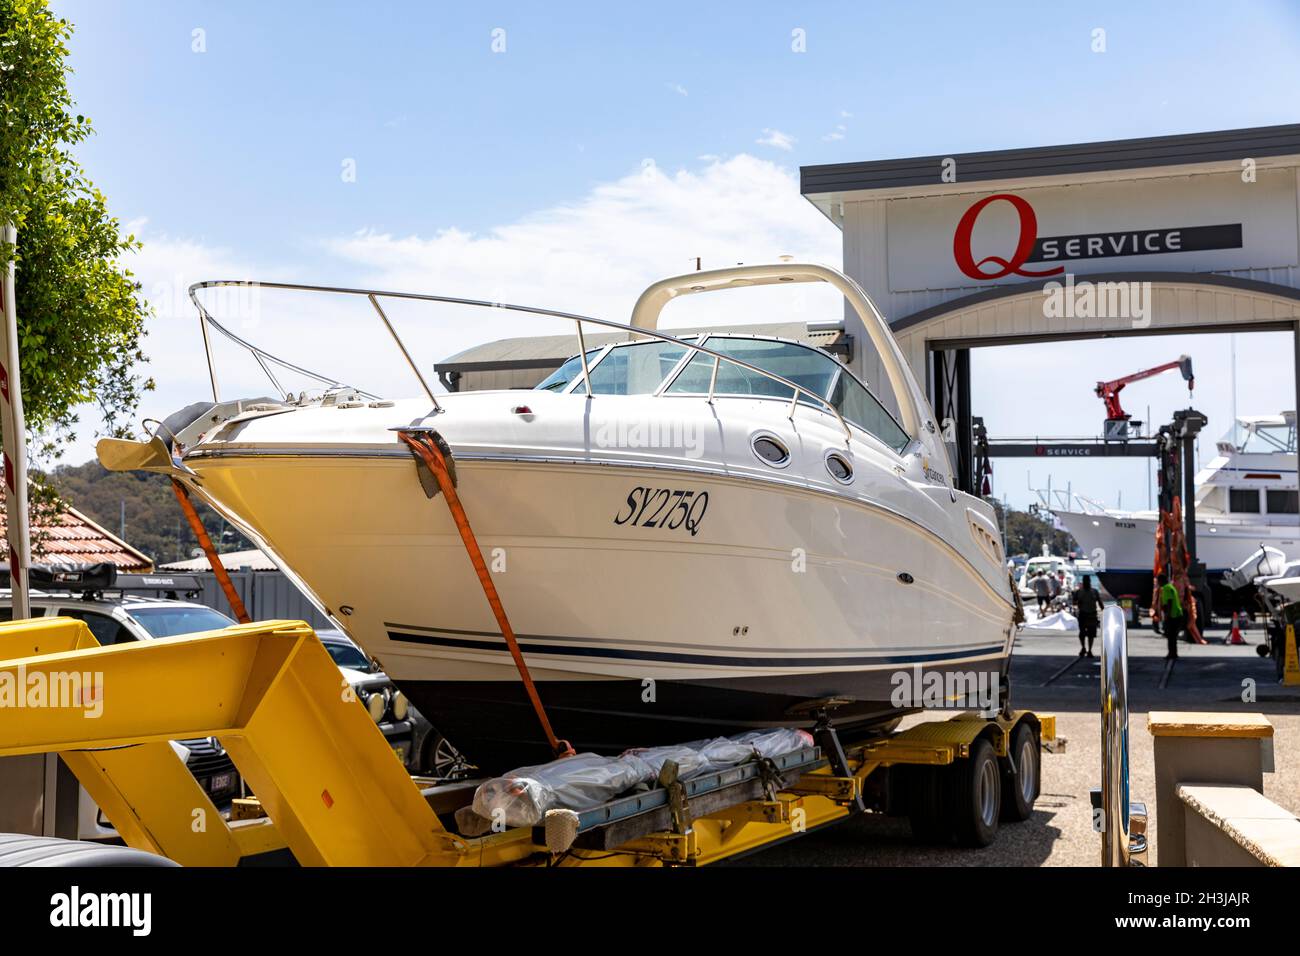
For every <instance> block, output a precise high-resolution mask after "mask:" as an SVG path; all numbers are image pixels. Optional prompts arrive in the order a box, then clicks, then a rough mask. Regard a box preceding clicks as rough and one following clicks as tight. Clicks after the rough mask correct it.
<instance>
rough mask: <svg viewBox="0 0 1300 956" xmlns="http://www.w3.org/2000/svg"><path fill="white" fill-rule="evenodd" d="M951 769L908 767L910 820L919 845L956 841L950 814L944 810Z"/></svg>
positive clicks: (908, 813)
mask: <svg viewBox="0 0 1300 956" xmlns="http://www.w3.org/2000/svg"><path fill="white" fill-rule="evenodd" d="M948 769H949V768H947V767H908V768H906V773H907V818H908V822H909V823H910V824H911V825H912V838H913V839H915V840H916V841H917V842H918V843H948V842H949V841H950V840H951V839H952V830H951V827H950V825H949V824H950V821H949V816H950V815H949V814H948V812H947V809H946V808H945V807H944V792H945V789H946V788H945V786H944V784H945V782H946V781H945V780H944V778H943V772H944V771H946V770H948Z"/></svg>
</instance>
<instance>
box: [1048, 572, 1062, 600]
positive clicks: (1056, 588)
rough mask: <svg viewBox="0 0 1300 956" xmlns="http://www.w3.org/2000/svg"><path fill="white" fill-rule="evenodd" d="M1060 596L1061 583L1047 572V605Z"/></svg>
mask: <svg viewBox="0 0 1300 956" xmlns="http://www.w3.org/2000/svg"><path fill="white" fill-rule="evenodd" d="M1060 596H1061V581H1060V579H1059V578H1058V577H1057V576H1056V575H1055V574H1053V573H1052V572H1051V571H1048V572H1047V603H1048V604H1049V605H1050V604H1052V603H1054V602H1055V601H1056V599H1057V598H1059V597H1060Z"/></svg>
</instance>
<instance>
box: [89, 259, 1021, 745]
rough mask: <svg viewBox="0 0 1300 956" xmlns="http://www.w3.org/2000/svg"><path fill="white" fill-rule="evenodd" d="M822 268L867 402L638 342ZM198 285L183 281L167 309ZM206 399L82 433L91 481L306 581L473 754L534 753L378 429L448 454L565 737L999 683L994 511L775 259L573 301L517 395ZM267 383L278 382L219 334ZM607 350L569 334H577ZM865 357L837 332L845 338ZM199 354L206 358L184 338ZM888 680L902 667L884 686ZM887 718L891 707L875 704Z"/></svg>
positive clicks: (761, 353) (676, 726) (727, 352)
mask: <svg viewBox="0 0 1300 956" xmlns="http://www.w3.org/2000/svg"><path fill="white" fill-rule="evenodd" d="M786 282H826V283H830V284H831V285H832V286H833V287H835V288H836V289H838V290H839V291H840V292H841V293H842V294H843V295H844V297H845V298H846V299H847V301H848V302H849V304H850V305H851V306H852V307H853V308H854V309H855V310H856V311H857V313H858V315H859V316H860V317H861V319H862V321H863V322H864V323H865V325H866V329H867V332H868V334H869V337H870V340H871V341H870V345H871V346H873V347H874V349H875V350H876V351H877V352H878V353H879V354H880V356H881V358H882V363H883V367H884V368H885V370H886V380H885V381H884V382H883V387H884V388H887V389H889V390H890V391H891V392H892V395H893V399H894V403H895V406H896V407H897V408H898V413H897V415H895V414H891V412H889V411H887V410H886V407H885V405H884V404H883V403H882V402H881V401H879V400H878V399H877V398H876V396H875V395H874V394H873V393H872V391H871V390H870V389H869V388H868V387H867V386H866V385H865V384H864V383H863V382H862V381H861V380H859V379H858V378H857V377H856V376H855V375H854V374H853V373H852V372H850V370H849V369H848V368H847V367H845V366H844V365H843V364H841V363H840V362H839V361H837V360H836V359H835V358H834V357H832V356H831V355H830V354H828V353H827V352H824V351H822V350H820V349H817V348H814V347H812V346H809V345H807V344H803V343H800V342H796V341H786V340H781V339H775V338H766V337H762V336H755V335H723V334H707V333H703V334H700V335H698V336H696V337H693V338H691V339H690V340H684V339H677V338H674V337H673V336H670V335H668V334H665V333H663V332H661V331H659V329H658V322H659V315H660V311H661V310H662V309H663V307H664V306H665V305H666V304H667V303H668V302H670V301H672V300H673V299H674V298H676V297H678V296H682V295H692V294H700V293H708V292H717V291H722V290H728V289H734V288H737V287H740V286H755V285H765V284H773V285H775V284H777V283H786ZM202 287H203V284H200V286H199V287H196V289H195V290H192V296H193V297H194V298H195V302H196V304H198V303H199V299H198V293H200V292H201V291H202ZM290 288H299V289H305V291H308V292H326V291H329V292H333V293H335V294H341V295H358V296H363V297H366V298H369V300H370V303H371V305H373V306H374V307H375V309H376V311H377V312H378V313H379V317H380V318H381V319H383V321H384V324H385V325H387V326H388V331H389V332H390V333H391V334H392V335H393V337H394V339H395V340H396V342H397V344H398V346H399V347H400V348H401V350H402V353H403V354H404V355H406V356H407V359H408V361H409V362H410V365H411V369H412V370H413V371H414V372H415V374H416V376H417V377H418V378H419V380H420V383H421V384H422V385H424V388H425V394H424V395H423V396H422V397H418V398H405V399H402V398H399V399H388V398H384V399H380V398H379V397H377V396H369V395H366V394H363V393H360V392H358V391H357V390H355V389H351V388H347V387H343V386H339V385H337V384H336V385H335V386H332V387H331V388H330V389H329V390H328V391H327V392H326V394H325V395H324V396H323V397H318V398H311V399H309V398H306V397H298V398H295V397H293V396H291V395H286V394H284V393H283V391H281V393H280V395H279V397H277V398H274V399H265V398H263V399H257V400H253V401H248V400H244V401H230V400H225V401H223V400H221V399H220V398H219V396H218V395H217V390H216V380H215V376H214V377H213V398H214V401H205V402H201V403H198V404H195V405H192V406H190V407H188V408H187V409H185V410H183V411H182V412H180V413H177V414H176V415H173V416H172V417H171V418H170V419H169V420H168V421H167V422H166V423H164V425H163V427H162V428H160V429H159V431H158V433H157V434H155V436H154V437H153V439H151V440H150V441H149V442H145V443H135V442H126V441H118V440H112V439H106V440H104V441H103V442H101V443H100V448H99V453H100V459H101V461H102V462H103V463H104V464H105V465H106V466H107V467H109V468H112V469H117V470H125V469H131V468H143V469H146V470H152V471H157V472H162V473H165V474H168V475H170V476H172V477H174V478H177V479H179V480H180V481H181V482H183V483H184V484H185V485H186V486H187V487H188V489H189V490H190V492H191V493H192V494H194V495H197V496H198V497H200V498H202V499H203V500H204V501H206V502H208V503H209V504H210V505H212V507H214V508H215V509H216V510H217V511H219V512H220V513H221V514H222V515H224V516H225V517H226V518H227V519H228V520H230V521H231V522H232V523H234V524H236V525H237V526H238V527H240V528H241V529H242V530H243V531H244V533H245V534H247V535H248V536H249V537H250V538H251V539H252V540H254V541H255V542H256V543H257V544H258V545H259V546H260V547H262V548H263V549H264V550H265V551H266V552H267V553H268V554H270V555H272V556H273V559H274V560H275V561H276V562H277V564H279V565H280V567H281V568H283V569H284V570H285V571H286V573H288V574H289V575H290V576H291V577H292V578H294V579H295V580H296V581H298V582H300V583H301V586H302V587H303V588H304V590H305V591H306V592H308V593H309V594H311V595H313V596H314V598H315V600H316V601H318V602H319V604H320V606H321V607H322V608H323V609H324V610H325V611H326V613H328V614H329V615H331V616H333V617H334V618H335V619H337V621H338V622H339V624H340V626H341V627H342V628H343V629H344V630H346V631H347V633H348V634H349V635H350V636H351V637H352V638H353V639H354V640H355V641H356V642H357V643H358V644H360V645H361V646H362V647H363V648H364V649H365V651H366V652H367V653H368V654H370V655H372V656H374V657H377V658H379V659H380V660H382V661H383V664H384V668H385V670H386V671H387V673H388V674H389V675H390V676H391V677H392V679H393V680H394V681H395V682H396V683H397V685H398V686H399V687H400V688H401V689H402V690H403V691H404V692H405V693H406V695H407V696H408V697H409V698H410V699H411V700H412V701H413V702H414V704H415V705H416V706H417V707H418V708H419V709H420V711H421V712H422V713H424V714H425V715H426V716H427V717H428V718H429V719H430V720H431V721H432V722H433V723H434V725H435V726H437V727H438V729H439V730H440V731H441V732H442V733H444V734H445V735H447V736H448V737H449V738H450V739H453V740H455V741H456V742H457V744H458V746H459V747H461V749H462V750H464V751H465V753H466V754H467V755H468V756H470V757H471V758H472V759H474V760H475V761H476V762H477V763H479V764H480V765H481V766H486V767H492V768H505V767H509V766H518V765H519V764H521V763H527V762H530V761H532V762H535V761H537V760H539V759H541V760H544V759H548V758H549V757H550V754H549V753H548V752H547V749H546V746H545V744H544V742H543V739H542V736H541V734H540V733H539V731H538V729H537V728H538V722H537V720H536V718H535V716H534V714H533V712H532V710H531V709H530V703H529V699H528V697H527V696H526V694H525V691H524V688H523V687H522V685H521V681H520V678H519V675H518V673H517V671H516V664H515V663H514V661H513V660H512V657H511V655H510V653H508V650H507V646H506V643H505V642H504V640H503V635H502V630H501V628H499V627H498V624H497V621H496V619H495V618H494V615H493V612H492V610H491V609H490V608H489V605H488V602H487V601H486V600H485V597H484V592H483V590H482V587H481V582H480V580H479V579H477V578H476V573H475V569H474V567H473V566H472V565H471V561H470V559H469V558H468V557H467V554H466V549H465V547H464V546H463V543H462V537H461V536H460V535H459V534H458V530H457V526H456V525H455V523H454V522H453V518H452V515H451V513H450V512H449V508H448V504H447V503H446V501H445V497H446V496H445V495H437V494H433V495H431V494H430V493H429V492H433V491H434V488H435V486H433V485H432V483H431V482H430V481H429V479H430V478H431V477H432V475H431V474H429V473H427V472H426V470H425V469H424V467H423V466H422V465H420V464H417V459H416V458H415V457H414V456H413V454H412V449H411V448H410V447H408V445H407V444H405V443H404V442H403V440H402V439H401V437H400V435H399V432H402V431H406V432H407V433H415V434H420V435H428V434H430V433H432V432H435V431H436V435H437V439H438V440H439V441H440V442H441V443H442V446H443V447H444V448H445V449H446V450H447V451H448V452H449V453H450V458H451V460H452V462H453V463H454V472H455V474H456V476H457V480H458V494H459V498H460V500H461V501H462V502H463V505H464V511H465V516H466V517H467V518H468V520H469V522H470V523H471V524H472V527H473V532H474V533H475V535H476V536H477V540H478V542H479V544H480V545H481V547H482V550H483V553H484V555H485V557H486V560H487V563H488V565H489V566H490V568H491V572H492V573H491V579H492V581H493V583H494V584H495V586H496V589H497V590H498V592H499V594H500V598H501V602H502V604H503V605H504V608H505V610H506V612H507V613H508V615H509V619H510V623H511V624H512V625H513V630H514V631H515V633H516V634H517V636H518V641H519V644H520V648H521V650H522V653H523V656H524V658H525V659H526V661H527V664H528V667H529V669H530V671H531V673H532V676H533V678H534V679H535V681H536V684H537V688H538V691H539V695H540V698H541V700H542V702H543V703H544V705H545V707H546V710H547V712H548V713H549V716H550V720H551V723H552V724H553V726H554V728H555V732H556V734H557V735H558V736H559V737H562V738H566V739H568V740H569V741H571V742H572V744H573V745H574V746H575V747H576V748H577V749H578V750H591V751H598V752H606V753H608V752H617V751H619V750H621V749H623V748H626V747H630V746H644V745H651V744H656V743H671V742H678V741H685V740H690V739H695V738H700V737H704V736H711V735H714V734H718V733H723V732H727V731H735V730H742V729H746V728H749V727H753V726H760V725H790V724H791V723H799V722H800V721H804V722H806V721H808V720H809V718H808V716H807V714H806V713H804V714H803V715H802V716H800V710H799V708H800V706H801V705H807V704H808V702H810V701H818V700H822V699H826V698H840V699H843V700H845V701H848V703H843V704H842V706H839V709H838V710H836V711H835V718H836V720H837V722H839V723H841V724H851V723H869V722H878V721H880V722H883V721H886V720H890V719H893V718H895V717H897V716H898V715H899V713H900V708H899V706H898V698H897V696H896V692H897V690H898V682H899V680H900V679H903V680H906V679H909V678H910V677H912V676H913V675H916V676H920V675H922V674H923V673H925V672H938V673H939V674H940V675H941V676H942V675H945V674H958V673H960V674H962V675H965V676H966V677H967V678H970V679H972V680H979V681H988V682H989V683H991V684H992V686H994V687H997V686H999V682H1001V686H1003V687H1005V674H1006V666H1007V662H1008V656H1009V653H1010V647H1011V634H1012V629H1013V618H1014V616H1015V615H1016V604H1015V595H1014V593H1013V591H1012V588H1011V582H1010V580H1009V577H1008V574H1007V572H1006V569H1005V567H1004V562H1005V555H1004V554H1003V553H1002V546H1001V541H1000V536H999V533H998V526H997V523H996V520H995V517H994V513H993V511H992V509H991V508H990V507H989V506H988V505H987V504H986V503H985V502H984V501H982V500H980V499H978V498H974V497H970V496H968V495H965V494H962V493H960V492H958V491H957V490H955V487H954V484H953V474H952V467H951V465H950V463H949V461H948V456H947V453H946V450H945V447H944V444H943V442H942V440H941V436H940V432H939V430H938V429H937V427H936V424H935V421H934V416H933V412H932V411H931V410H930V408H929V406H928V404H927V402H926V400H925V398H924V395H923V393H922V392H921V390H920V388H919V387H918V385H917V383H916V382H915V380H914V379H913V376H912V373H911V371H910V369H909V368H908V366H907V364H906V361H905V360H904V358H903V356H902V354H901V352H900V351H899V349H898V347H897V345H896V344H895V343H894V341H893V338H892V336H891V335H890V333H889V330H888V326H887V325H886V323H885V321H884V320H883V318H882V317H881V316H880V314H879V313H878V312H877V311H876V309H875V307H874V306H873V305H872V304H871V302H870V300H869V299H868V298H867V296H866V294H865V293H864V292H863V291H862V290H861V288H859V287H858V286H857V284H856V283H854V282H853V281H852V280H850V279H848V278H847V277H845V276H843V275H841V274H840V273H839V272H836V271H835V270H832V269H829V268H826V267H823V266H817V265H802V264H795V263H781V264H777V265H771V266H748V267H738V268H733V269H723V270H718V271H713V272H695V273H689V274H687V275H684V276H679V277H676V278H672V279H666V280H663V281H661V282H658V283H656V284H655V285H653V286H651V287H650V288H649V289H647V290H646V291H645V292H644V293H643V294H642V296H641V298H640V299H639V300H638V302H637V305H636V307H635V309H634V311H633V315H632V317H631V321H630V323H627V324H623V323H618V322H612V321H608V320H602V319H592V318H586V317H576V316H570V315H564V314H562V313H552V312H548V311H546V310H541V309H526V310H525V311H530V312H534V313H540V314H544V315H559V316H561V317H563V318H568V319H573V320H574V321H575V323H576V324H577V329H578V333H579V339H578V341H579V343H582V344H580V345H579V348H578V350H577V355H576V356H575V358H574V359H572V360H570V361H569V362H568V363H566V364H565V365H564V366H563V367H562V368H561V369H559V370H558V371H557V372H556V373H555V374H554V375H552V376H551V377H550V378H548V379H547V380H546V381H544V382H542V383H541V384H540V385H539V386H538V387H537V388H536V389H534V390H532V391H518V390H515V391H480V392H463V393H454V394H438V395H434V393H433V392H432V391H431V390H430V389H429V388H428V386H427V384H426V383H425V381H424V378H423V376H422V375H420V373H419V371H418V365H417V364H416V363H415V362H414V361H411V360H410V357H409V354H408V353H407V352H406V349H405V346H404V345H402V343H401V340H400V339H398V338H397V335H396V332H395V331H394V330H393V329H392V326H391V324H389V323H388V319H387V316H386V315H385V313H384V312H383V309H382V303H383V302H384V301H385V300H386V298H387V297H390V296H395V297H400V298H408V299H409V298H415V299H426V300H429V301H431V302H456V303H457V304H460V305H466V304H469V305H483V306H490V307H497V308H522V307H507V306H497V305H494V304H491V303H467V302H465V301H464V300H453V299H449V298H445V297H438V296H413V295H407V294H393V293H380V292H372V291H368V290H322V289H307V288H306V287H290ZM200 315H201V324H202V326H203V329H204V333H205V343H206V341H207V331H208V329H209V327H213V328H215V329H216V330H217V331H219V332H221V333H222V334H225V335H227V336H229V337H230V338H231V339H232V340H235V341H236V342H238V344H241V345H244V346H246V347H248V348H250V349H253V354H254V355H255V357H256V358H257V359H258V361H259V362H260V363H262V365H263V368H264V369H266V370H267V372H268V375H269V377H270V378H271V381H272V382H273V383H275V384H278V382H277V381H276V377H275V375H274V373H273V372H272V369H273V368H275V367H278V366H284V367H290V368H296V366H291V365H290V364H289V363H287V362H284V361H283V360H280V359H277V358H275V357H274V356H270V355H268V354H267V353H265V352H262V351H260V350H257V349H255V347H253V346H251V345H250V344H249V343H246V342H243V340H241V339H237V337H235V336H233V335H232V334H231V333H230V332H229V330H227V329H226V328H225V327H223V326H221V325H220V323H219V322H217V320H216V319H215V318H213V317H212V316H211V315H209V314H208V313H207V311H206V310H205V309H203V308H202V306H201V305H200ZM593 328H594V329H599V330H601V331H605V330H609V329H614V330H620V331H621V332H622V333H624V334H625V336H626V338H625V340H623V341H620V342H617V343H614V344H608V345H605V346H603V347H602V348H599V349H587V348H585V342H584V340H583V339H582V335H583V330H584V329H585V330H587V331H591V329H593ZM865 344H867V343H864V345H865ZM208 356H209V366H211V351H209V353H208ZM899 675H903V676H902V677H901V678H900V676H899ZM904 709H913V708H910V707H909V708H904Z"/></svg>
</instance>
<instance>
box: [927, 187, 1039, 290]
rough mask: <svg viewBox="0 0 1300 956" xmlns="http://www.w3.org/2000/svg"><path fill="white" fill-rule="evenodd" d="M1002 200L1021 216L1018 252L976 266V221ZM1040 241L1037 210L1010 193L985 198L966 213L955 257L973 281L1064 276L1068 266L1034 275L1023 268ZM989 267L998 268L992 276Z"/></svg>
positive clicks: (986, 259)
mask: <svg viewBox="0 0 1300 956" xmlns="http://www.w3.org/2000/svg"><path fill="white" fill-rule="evenodd" d="M999 199H1001V200H1003V201H1005V202H1009V203H1011V205H1013V206H1015V207H1016V213H1017V214H1018V215H1019V216H1020V239H1019V240H1018V241H1017V242H1016V251H1015V252H1013V253H1012V254H1011V258H1010V260H1007V259H1001V258H999V257H998V256H985V257H984V258H983V259H981V260H980V261H979V262H976V261H975V254H974V253H973V252H971V247H970V243H971V233H972V232H973V231H974V230H975V220H976V219H978V218H979V215H980V213H981V212H983V211H984V207H985V206H987V205H988V204H989V203H992V202H997V201H998V200H999ZM1037 240H1038V217H1037V216H1035V215H1034V207H1033V206H1031V205H1029V201H1028V200H1026V199H1022V198H1021V197H1019V196H1013V195H1011V193H997V194H995V195H992V196H985V197H984V198H983V199H981V200H980V201H979V202H977V203H975V205H973V206H971V207H970V208H969V209H967V210H966V212H965V214H964V215H963V216H962V217H961V220H960V221H959V222H958V223H957V231H956V232H955V233H953V236H952V256H953V258H954V259H955V260H957V268H958V269H960V270H961V271H962V272H963V273H965V274H966V275H968V276H970V277H971V278H972V279H1001V278H1002V277H1003V276H1009V275H1011V274H1012V273H1015V274H1016V275H1018V276H1031V277H1032V276H1054V275H1057V274H1059V273H1062V272H1064V271H1065V266H1057V267H1056V268H1055V269H1045V270H1043V271H1041V272H1031V271H1029V270H1027V269H1022V268H1021V266H1023V265H1024V264H1025V263H1026V262H1028V261H1029V256H1030V254H1031V253H1032V252H1033V251H1034V243H1035V242H1036V241H1037ZM987 263H992V264H993V265H995V266H998V267H999V268H998V269H996V270H995V271H993V272H985V271H984V265H985V264H987Z"/></svg>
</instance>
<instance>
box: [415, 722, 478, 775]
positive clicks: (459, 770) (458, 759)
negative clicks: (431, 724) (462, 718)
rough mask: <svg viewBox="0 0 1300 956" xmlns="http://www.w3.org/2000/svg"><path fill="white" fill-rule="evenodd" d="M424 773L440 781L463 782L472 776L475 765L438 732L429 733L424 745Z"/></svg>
mask: <svg viewBox="0 0 1300 956" xmlns="http://www.w3.org/2000/svg"><path fill="white" fill-rule="evenodd" d="M422 763H423V766H424V772H425V773H426V774H427V775H428V776H430V777H435V778H437V779H439V780H461V779H464V778H465V777H468V776H470V775H471V772H472V771H473V770H474V769H475V767H474V765H473V764H471V763H470V762H469V761H468V760H466V759H465V755H464V754H462V753H461V752H460V751H459V750H457V749H456V748H455V747H454V746H452V743H451V741H449V740H448V739H447V738H446V737H444V736H443V735H442V734H440V733H438V732H437V731H436V730H434V731H431V732H430V733H429V737H428V739H427V740H426V741H425V744H424V759H423V761H422Z"/></svg>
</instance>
